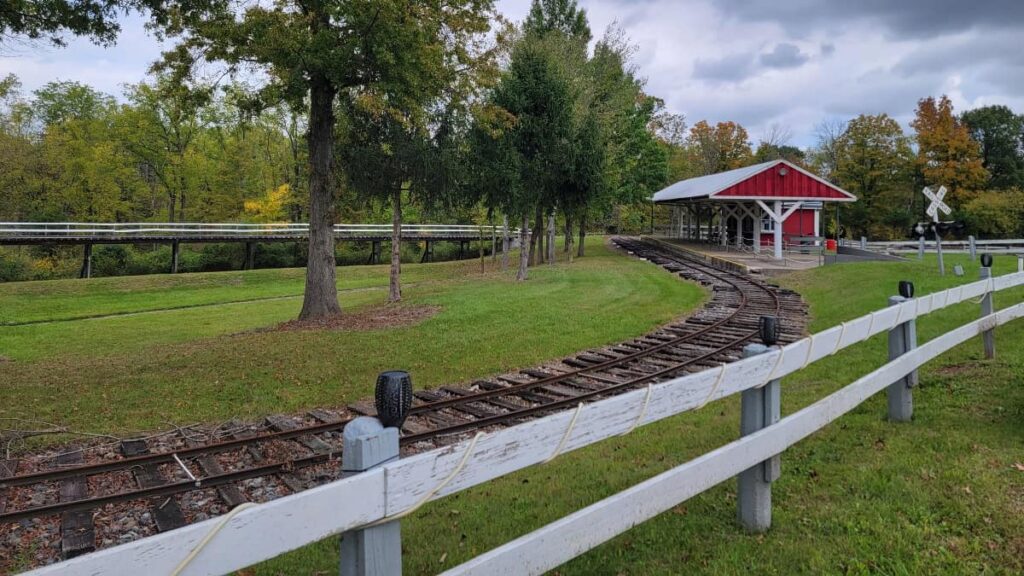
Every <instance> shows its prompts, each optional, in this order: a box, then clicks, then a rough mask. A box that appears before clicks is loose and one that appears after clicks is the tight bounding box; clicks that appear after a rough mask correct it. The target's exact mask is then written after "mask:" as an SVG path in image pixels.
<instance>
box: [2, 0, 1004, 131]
mask: <svg viewBox="0 0 1024 576" xmlns="http://www.w3.org/2000/svg"><path fill="white" fill-rule="evenodd" d="M937 1H939V3H940V5H941V7H942V9H941V10H939V9H936V8H935V7H934V6H935V5H934V4H932V2H931V0H928V1H925V0H913V1H911V0H907V2H895V3H894V2H890V1H889V0H865V2H852V3H851V2H847V3H842V4H839V3H822V2H816V1H812V0H782V1H781V2H777V3H773V4H771V9H766V8H764V6H763V5H762V4H760V3H758V2H753V1H752V0H725V1H722V0H715V1H712V0H632V1H630V0H580V5H581V6H582V7H583V8H584V9H586V10H587V14H588V16H589V18H590V23H591V28H592V30H593V32H594V36H595V37H600V36H601V35H602V34H603V32H604V30H605V28H606V27H607V26H608V25H609V24H612V23H613V22H617V23H618V24H619V25H620V26H622V27H623V28H624V29H625V30H626V33H627V34H628V36H629V37H630V38H631V40H632V41H633V42H634V43H635V44H637V45H638V51H637V53H636V56H635V59H636V63H637V65H638V66H639V70H640V73H641V74H642V75H643V76H644V77H645V78H647V81H648V84H647V89H648V91H649V92H650V93H651V94H654V95H656V96H659V97H661V98H663V99H665V101H666V104H667V105H668V106H669V108H671V109H672V110H674V111H676V112H682V113H685V114H686V116H687V118H688V120H689V122H690V123H691V124H692V123H694V122H696V121H698V120H702V119H706V120H709V121H711V122H717V121H723V120H735V121H738V122H740V123H742V124H743V125H744V126H746V127H747V129H748V131H749V133H750V134H751V136H752V137H753V138H754V139H755V140H756V139H757V138H758V137H759V136H760V135H761V134H762V133H763V132H764V131H765V130H767V129H768V127H769V126H771V125H772V124H776V123H778V124H781V125H783V126H786V127H788V128H789V129H790V130H791V131H792V133H793V135H794V138H793V143H794V144H797V145H801V146H806V145H809V144H811V143H813V139H814V137H813V134H814V126H815V125H816V124H817V123H819V122H821V121H822V120H825V119H826V118H849V117H852V116H855V115H857V114H861V113H866V114H877V113H881V112H886V113H888V114H890V115H891V116H893V117H895V118H897V119H898V120H900V121H901V122H903V123H904V124H906V123H907V122H909V120H910V118H911V117H912V115H913V111H914V108H915V106H916V104H917V100H918V99H919V98H922V97H925V96H930V95H931V96H937V95H939V94H942V93H943V92H946V93H948V94H949V96H950V97H951V98H952V99H953V102H954V105H955V106H956V107H957V109H958V110H963V109H966V108H969V107H974V106H980V105H986V104H993V103H998V104H1006V105H1008V106H1010V107H1011V108H1014V109H1016V110H1017V111H1019V112H1024V57H1022V56H1021V55H1022V54H1024V52H1022V51H1021V50H1020V48H1019V38H1020V37H1021V33H1022V32H1024V24H1021V19H1020V18H1015V17H1012V15H1013V14H1017V13H1019V12H1021V11H1022V10H1024V2H1019V0H976V1H975V2H974V3H972V4H970V9H969V10H968V9H965V8H963V7H964V5H963V4H962V2H960V1H959V0H937ZM908 3H909V4H913V6H911V5H909V4H908ZM529 5H530V2H529V0H498V2H497V6H498V9H499V10H500V11H501V12H502V13H504V14H505V15H506V16H508V17H509V18H511V19H513V20H521V19H522V18H524V17H525V16H526V14H527V12H528V10H529ZM962 8H963V9H962ZM943 10H945V11H946V12H949V11H954V12H955V13H956V14H958V15H959V16H958V17H957V18H950V17H948V14H946V12H943ZM949 13H953V12H949ZM944 14H945V15H944ZM1000 14H1002V15H1003V16H1000ZM1008 15H1009V16H1008ZM160 51H161V47H160V45H159V44H158V43H157V42H156V40H155V39H153V38H152V37H150V36H148V35H147V34H146V33H145V31H144V30H143V21H142V20H141V19H140V18H138V17H131V18H129V19H127V20H126V21H125V22H124V25H123V32H122V35H121V38H120V39H119V41H118V44H117V46H115V47H114V48H110V49H103V48H99V47H96V46H93V45H91V44H89V43H88V42H87V41H83V40H75V41H72V42H71V43H70V46H69V47H68V48H65V49H58V48H45V49H44V48H35V49H31V50H25V49H22V50H21V52H20V53H16V54H8V55H6V56H0V74H6V73H8V72H13V73H15V74H17V75H18V76H20V77H21V79H22V81H23V83H24V84H25V87H26V88H27V89H28V90H33V89H35V88H38V87H39V86H41V85H42V84H44V83H46V82H48V81H51V80H55V79H62V80H77V81H80V82H85V83H88V84H91V85H93V86H94V87H96V88H98V89H100V90H103V91H105V92H108V93H111V94H115V95H117V94H120V92H121V85H122V84H124V83H131V82H138V81H139V80H142V79H143V78H144V76H145V73H146V69H147V67H148V66H149V64H150V63H151V62H152V61H154V60H155V59H157V58H158V57H159V55H160Z"/></svg>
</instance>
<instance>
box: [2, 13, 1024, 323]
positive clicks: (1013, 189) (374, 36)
mask: <svg viewBox="0 0 1024 576" xmlns="http://www.w3.org/2000/svg"><path fill="white" fill-rule="evenodd" d="M124 10H138V11H140V12H142V13H144V14H146V15H147V17H148V18H149V25H150V27H151V30H152V31H153V32H154V33H156V34H157V35H159V36H160V37H161V38H164V39H165V40H167V41H169V43H171V44H173V46H174V47H173V48H172V49H170V50H168V51H167V52H166V53H165V54H164V55H163V58H162V59H161V60H160V61H158V62H156V63H155V64H154V65H153V68H152V71H151V76H150V77H149V78H148V79H147V80H145V81H144V82H141V83H139V84H136V85H130V86H126V87H125V90H124V93H123V94H121V95H120V96H121V97H120V98H118V99H115V98H114V97H112V96H110V95H107V94H102V93H100V92H98V91H96V90H94V89H92V88H90V87H88V86H84V85H81V84H77V83H73V82H53V83H50V84H48V85H46V86H44V87H42V88H40V89H39V90H36V91H35V92H33V93H32V94H28V95H27V94H24V93H23V91H22V90H20V86H19V83H18V79H17V78H15V77H13V76H8V77H6V78H4V79H2V80H0V219H3V220H102V221H129V220H173V221H204V220H205V221H212V220H235V219H249V220H254V221H278V220H292V221H308V222H309V223H310V229H311V234H310V241H309V245H308V249H307V250H306V251H305V253H304V254H303V255H302V257H303V259H304V261H305V263H306V264H307V271H306V297H305V299H304V303H303V309H302V313H301V317H302V318H309V319H313V318H322V317H325V316H331V315H335V314H338V313H339V312H340V306H339V303H338V298H337V291H336V288H335V273H336V272H335V264H336V263H337V250H336V247H335V245H334V241H333V235H332V233H331V228H332V225H333V224H334V223H335V222H338V221H345V220H348V221H352V220H364V221H390V222H391V223H392V224H393V228H392V230H393V233H392V236H393V238H392V255H391V256H392V257H391V265H392V274H391V276H392V279H391V290H390V293H389V295H390V299H391V300H393V301H397V300H399V299H400V298H401V283H400V271H401V252H400V246H401V242H400V240H401V238H400V234H401V228H400V224H401V223H402V222H403V221H409V220H410V219H413V220H415V219H423V220H434V221H445V222H459V223H467V222H473V223H480V224H482V223H485V222H486V223H498V222H510V223H511V224H512V225H513V226H518V227H520V228H521V229H522V233H523V236H522V238H521V239H520V240H521V242H522V245H523V250H522V252H521V256H522V257H521V261H520V263H519V266H518V271H517V277H518V278H519V279H521V280H525V279H526V277H527V274H528V268H529V266H530V265H536V264H540V263H545V262H552V261H554V260H555V258H556V256H557V255H556V250H555V236H556V233H558V232H560V233H561V234H562V235H563V236H564V239H565V240H564V245H563V251H564V256H562V257H564V258H568V259H571V258H572V257H573V255H576V256H582V255H584V246H585V243H584V240H585V236H586V234H587V232H588V231H590V230H613V231H614V230H623V229H625V230H639V229H640V228H641V227H643V226H646V225H649V224H650V222H649V220H648V218H649V212H648V210H649V204H647V202H646V200H647V199H648V198H649V197H650V195H651V194H652V193H653V192H655V191H657V190H658V189H660V188H661V187H663V186H664V185H665V184H667V183H669V182H673V181H676V180H679V179H682V178H687V177H692V176H699V175H703V174H710V173H714V172H718V171H722V170H728V169H732V168H737V167H741V166H746V165H750V164H754V163H757V162H763V161H767V160H771V159H775V158H786V159H788V160H790V161H792V162H796V163H800V164H803V165H806V166H808V167H810V168H811V169H813V170H815V171H817V172H819V173H821V174H823V175H824V176H825V177H827V178H829V179H831V180H832V181H834V182H835V183H836V184H838V185H839V186H841V187H843V188H845V189H847V190H849V191H851V192H853V193H854V194H856V195H858V197H859V198H860V200H861V201H860V202H858V203H856V204H854V205H853V206H852V207H850V208H847V209H845V210H846V213H845V214H844V216H843V224H844V226H845V228H846V232H847V234H848V235H851V236H857V235H861V234H865V235H869V236H871V237H892V236H905V235H906V234H907V232H908V231H909V229H910V227H911V225H912V223H913V222H914V221H916V220H917V219H919V218H921V216H922V214H923V205H922V202H921V200H920V194H919V191H920V188H921V187H922V186H924V185H933V186H934V185H945V186H946V187H947V188H949V189H950V190H951V193H950V196H949V200H950V203H951V204H952V206H953V207H954V209H955V210H957V215H956V216H957V217H958V218H962V219H964V220H966V221H967V222H968V223H969V225H970V226H971V230H972V231H975V232H979V233H982V234H993V235H995V234H1013V233H1016V234H1019V233H1024V230H1021V222H1022V221H1024V219H1022V217H1021V216H1024V192H1021V190H1022V188H1024V129H1022V125H1024V120H1022V117H1021V116H1020V115H1018V114H1016V113H1015V112H1013V111H1011V110H1010V109H1008V108H1006V107H1002V106H988V107H984V108H979V109H976V110H970V111H967V112H965V113H963V114H960V115H959V116H958V115H956V114H955V113H954V110H953V107H952V104H951V103H950V101H949V100H948V99H947V98H946V97H944V96H943V97H941V98H939V99H934V98H925V99H923V100H921V101H920V102H919V103H918V109H917V114H916V117H915V120H914V122H913V123H912V128H913V131H914V133H913V134H912V135H908V134H906V133H904V131H903V128H902V127H901V126H900V125H899V123H898V122H896V121H895V120H894V119H892V118H890V117H889V116H887V115H885V114H881V115H861V116H859V117H857V118H854V119H852V120H850V121H849V122H835V123H826V124H823V125H822V126H821V127H820V128H819V131H818V132H819V134H818V136H819V140H818V143H817V145H816V146H814V147H812V148H810V149H807V150H801V149H799V148H797V147H795V146H792V145H791V144H790V143H789V140H790V135H789V133H788V130H786V129H785V128H783V127H780V126H774V127H772V129H770V130H769V131H768V132H767V133H766V134H764V135H763V137H762V139H761V141H760V142H759V143H758V145H757V146H756V147H755V146H753V145H752V143H751V142H750V138H749V135H748V133H747V131H746V129H745V128H744V127H743V126H741V125H739V124H738V123H735V122H729V121H723V122H718V123H716V124H712V123H709V122H707V121H703V120H702V121H699V122H697V123H695V124H693V125H692V126H687V123H686V120H685V118H684V117H683V116H681V115H678V114H672V113H669V112H668V111H667V110H666V109H665V106H664V103H663V102H662V101H661V100H660V99H658V98H656V97H655V96H652V95H650V94H648V93H647V92H646V90H645V86H644V81H643V79H642V78H640V77H639V75H638V73H637V70H636V68H635V65H634V64H633V54H634V51H635V48H634V47H633V46H632V45H631V43H630V42H629V40H628V39H627V38H626V37H625V36H624V34H623V33H622V31H621V30H619V29H617V28H614V27H612V28H610V29H609V30H607V31H606V32H605V33H604V34H603V36H602V37H601V38H599V39H598V40H596V41H593V38H592V31H591V30H590V26H589V23H588V21H587V17H586V13H585V12H584V11H583V10H582V9H580V8H579V7H578V6H577V5H576V2H575V1H574V0H534V1H533V3H532V5H531V9H530V12H529V15H528V16H527V18H526V20H525V21H524V22H523V23H521V24H520V25H511V24H508V23H506V22H504V20H502V19H501V18H500V16H499V15H498V14H497V13H496V12H495V10H494V6H493V2H492V0H449V1H448V2H444V3H436V2H419V1H410V0H372V1H370V0H282V1H280V2H275V3H270V4H268V3H254V4H238V3H237V2H234V1H233V0H188V1H186V2H181V1H174V2H172V1H170V0H102V1H101V2H89V3H84V4H83V3H79V2H71V1H70V0H46V2H42V1H40V0H21V1H20V2H18V3H16V4H14V5H12V8H11V9H10V10H7V11H0V42H3V41H9V39H10V38H14V37H21V38H29V39H36V41H50V42H53V43H55V44H61V43H62V42H63V38H64V34H78V35H82V36H86V37H89V38H92V39H93V40H94V41H96V42H98V43H100V44H109V43H111V42H113V41H114V39H115V38H116V36H117V33H118V31H119V28H118V23H117V18H116V17H117V15H118V14H119V13H121V12H122V11H124ZM0 47H2V46H0ZM0 260H2V257H0ZM0 264H2V261H0ZM0 272H2V266H0Z"/></svg>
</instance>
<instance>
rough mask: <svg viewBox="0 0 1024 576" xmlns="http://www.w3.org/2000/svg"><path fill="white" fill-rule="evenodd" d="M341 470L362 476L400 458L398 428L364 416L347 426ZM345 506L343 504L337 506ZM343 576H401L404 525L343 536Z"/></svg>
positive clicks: (361, 530)
mask: <svg viewBox="0 0 1024 576" xmlns="http://www.w3.org/2000/svg"><path fill="white" fill-rule="evenodd" d="M342 435H343V438H344V451H343V452H342V456H341V459H342V460H341V461H342V470H343V471H346V472H363V471H365V470H369V469H370V468H373V467H374V466H379V465H381V464H384V463H385V462H389V461H391V460H394V459H396V458H398V428H385V427H384V426H383V425H382V424H381V423H380V421H379V420H377V419H376V418H370V417H368V416H363V417H359V418H356V419H355V420H353V421H351V422H349V423H348V424H347V425H346V426H345V430H344V431H343V433H342ZM338 504H339V505H340V506H344V505H345V503H344V502H339V503H338ZM340 573H341V576H391V575H395V576H400V575H401V574H402V533H401V524H400V523H399V522H398V521H397V520H396V521H394V522H388V523H386V524H381V525H380V526H372V527H370V528H362V529H360V530H353V531H351V532H345V533H344V534H342V535H341V561H340Z"/></svg>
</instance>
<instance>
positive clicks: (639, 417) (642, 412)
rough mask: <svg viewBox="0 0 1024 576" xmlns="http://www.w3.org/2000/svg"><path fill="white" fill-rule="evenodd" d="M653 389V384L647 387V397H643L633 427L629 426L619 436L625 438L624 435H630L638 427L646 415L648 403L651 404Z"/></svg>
mask: <svg viewBox="0 0 1024 576" xmlns="http://www.w3.org/2000/svg"><path fill="white" fill-rule="evenodd" d="M653 388H654V384H653V383H651V384H648V385H647V395H646V396H644V404H643V406H641V407H640V413H639V414H637V415H636V419H635V420H633V425H632V426H630V427H629V429H628V430H626V431H625V432H623V433H622V434H619V436H625V435H626V434H630V433H632V432H633V430H636V427H637V426H639V425H640V421H641V420H643V419H644V416H646V415H647V405H648V404H650V402H651V390H652V389H653Z"/></svg>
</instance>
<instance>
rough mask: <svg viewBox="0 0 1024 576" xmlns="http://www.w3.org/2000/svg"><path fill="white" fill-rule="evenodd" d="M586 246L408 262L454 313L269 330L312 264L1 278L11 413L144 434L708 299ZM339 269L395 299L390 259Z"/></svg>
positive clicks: (329, 394)
mask: <svg viewBox="0 0 1024 576" xmlns="http://www.w3.org/2000/svg"><path fill="white" fill-rule="evenodd" d="M587 248H588V255H587V256H586V257H585V258H581V259H577V260H576V261H575V262H574V263H573V264H572V265H568V264H558V265H554V266H540V267H537V268H535V269H532V270H531V272H530V280H529V281H527V282H525V283H516V282H514V280H513V275H514V271H511V270H510V271H508V272H501V271H500V270H497V269H496V264H495V263H492V262H491V260H490V259H489V258H488V259H487V261H486V265H487V268H488V270H487V272H486V273H483V274H482V273H481V272H480V263H479V261H478V260H467V261H462V262H444V263H436V264H423V265H420V264H408V265H404V266H403V276H402V277H403V280H404V286H405V288H404V291H403V294H404V296H405V304H407V305H430V306H435V307H438V308H439V312H437V314H436V315H434V316H433V317H431V318H429V319H427V320H425V321H423V322H422V323H420V324H417V325H410V326H403V327H397V328H388V329H378V330H369V331H332V330H308V331H265V330H264V331H259V330H257V329H262V328H267V327H273V326H276V325H277V324H279V323H281V322H284V321H287V320H291V319H294V318H295V317H296V316H297V314H298V312H299V309H300V307H301V304H302V298H301V294H302V287H303V273H304V272H303V270H294V269H293V270H259V271H251V272H224V273H205V274H182V275H175V276H170V275H160V276H140V277H122V278H101V279H93V280H84V281H83V280H60V281H48V282H29V283H17V284H7V285H0V357H2V358H0V382H2V383H3V385H2V389H0V392H2V395H3V397H2V401H0V418H20V419H25V420H40V421H46V422H52V423H59V424H61V425H64V426H67V427H69V428H70V429H72V430H76V431H85V432H92V433H110V434H129V433H132V432H134V431H140V430H149V429H154V428H167V427H169V426H170V425H171V424H177V425H183V424H187V423H193V422H216V421H223V420H226V419H230V418H258V417H260V416H263V415H266V414H271V413H280V412H293V411H300V410H303V409H308V408H312V407H315V406H338V405H344V404H346V403H348V402H351V401H354V400H357V399H361V398H367V397H370V396H371V395H372V392H373V384H374V382H375V379H376V375H377V374H378V373H379V372H380V371H382V370H388V369H404V370H408V371H410V372H411V373H412V376H413V379H414V382H415V385H416V386H417V387H432V386H438V385H442V384H455V383H458V382H462V381H467V380H470V379H473V378H478V377H481V376H486V375H489V374H493V373H497V372H501V371H506V370H510V369H514V368H517V367H526V366H530V365H533V364H536V363H539V362H542V361H545V360H548V359H551V358H556V357H559V356H561V355H565V354H568V353H571V352H574V351H576V350H578V349H580V348H586V347H592V346H598V345H602V344H607V343H611V342H615V341H619V340H622V339H625V338H629V337H632V336H636V335H639V334H641V333H643V332H645V331H647V330H650V329H651V328H653V327H654V326H657V325H659V324H662V323H665V322H667V321H669V320H671V319H673V318H675V317H677V316H679V315H682V314H685V313H687V312H688V311H690V310H692V309H694V308H695V307H697V306H699V305H700V303H701V302H702V301H703V300H704V298H705V297H706V296H705V292H704V291H703V290H702V289H700V288H698V287H696V286H694V285H692V284H688V283H685V282H682V281H680V280H678V279H677V278H676V277H674V276H673V275H671V274H669V273H667V272H665V271H663V270H660V269H658V268H656V267H654V266H651V265H649V264H646V263H644V262H640V261H638V260H636V259H633V258H629V257H626V256H625V255H624V254H622V253H619V252H615V251H613V250H612V249H610V248H609V247H607V246H606V245H605V244H604V240H603V239H602V238H593V239H592V241H591V242H590V243H589V244H588V247H587ZM559 254H560V255H561V252H559ZM338 278H339V280H338V288H339V290H340V291H341V293H340V299H341V303H342V306H343V308H344V309H345V310H346V311H349V312H357V313H358V312H363V311H367V310H370V309H372V308H373V307H379V306H384V301H385V299H386V296H387V283H388V267H387V266H356V267H344V268H339V269H338ZM23 427H25V426H23Z"/></svg>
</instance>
